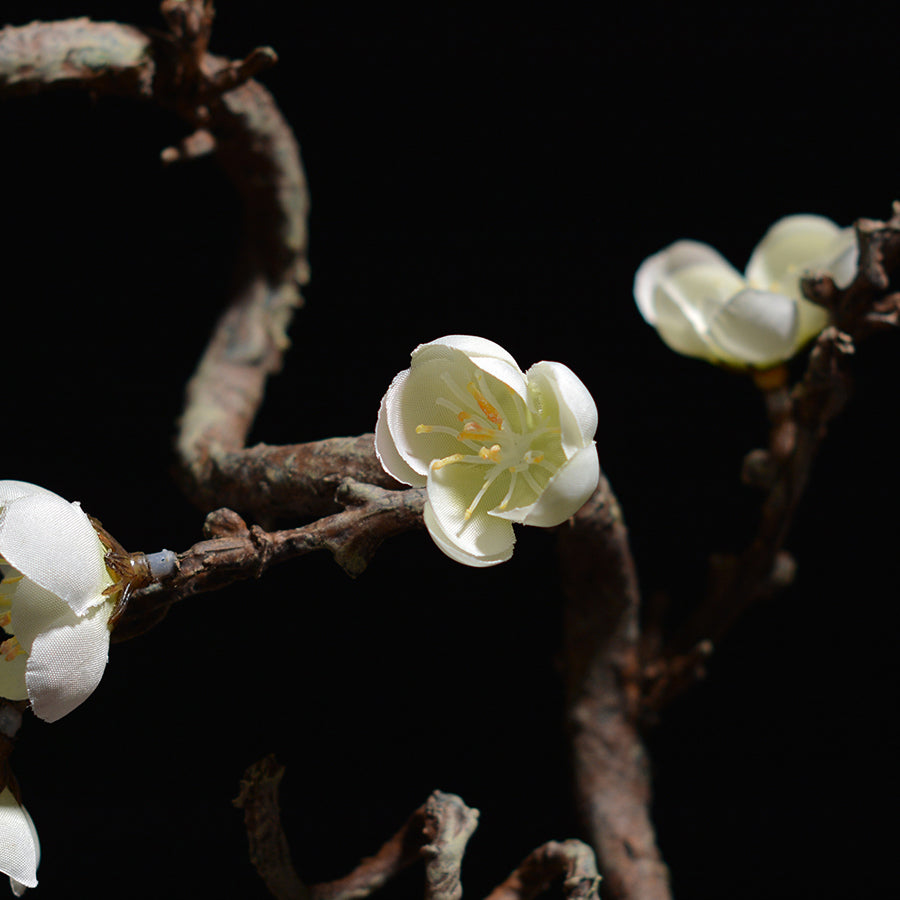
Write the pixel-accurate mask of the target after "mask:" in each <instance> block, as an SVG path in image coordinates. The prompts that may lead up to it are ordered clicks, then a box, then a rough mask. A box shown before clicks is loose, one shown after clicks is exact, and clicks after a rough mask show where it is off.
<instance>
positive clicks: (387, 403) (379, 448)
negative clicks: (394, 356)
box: [375, 369, 428, 487]
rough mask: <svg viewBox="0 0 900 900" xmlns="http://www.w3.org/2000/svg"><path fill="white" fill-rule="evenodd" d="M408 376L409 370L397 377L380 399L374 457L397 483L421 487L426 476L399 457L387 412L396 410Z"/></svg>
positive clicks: (425, 470) (425, 468)
mask: <svg viewBox="0 0 900 900" xmlns="http://www.w3.org/2000/svg"><path fill="white" fill-rule="evenodd" d="M408 376H409V369H406V371H404V372H401V373H400V374H399V375H397V376H396V378H394V380H393V381H392V382H391V386H390V387H389V388H388V389H387V393H386V394H385V395H384V397H382V398H381V406H380V407H379V409H378V421H377V422H376V423H375V455H376V456H377V457H378V461H379V462H380V463H381V466H382V468H383V469H384V470H385V472H387V473H388V475H390V476H392V477H393V478H396V479H397V481H399V482H402V483H403V484H411V485H415V486H416V487H423V486H424V485H425V482H426V481H427V480H428V476H427V474H425V473H420V472H417V471H416V470H415V469H413V468H412V466H410V465H409V463H407V461H406V460H405V459H404V458H403V457H402V456H401V455H400V451H399V450H398V449H397V444H396V443H395V442H394V438H393V435H392V434H391V429H390V426H389V412H388V410H389V409H390V410H393V409H397V407H398V399H397V395H398V393H399V391H400V390H401V388H402V385H403V383H404V382H405V380H406V378H407V377H408ZM421 465H422V467H423V469H424V472H427V467H426V466H425V465H424V464H421Z"/></svg>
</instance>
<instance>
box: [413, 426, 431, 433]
mask: <svg viewBox="0 0 900 900" xmlns="http://www.w3.org/2000/svg"><path fill="white" fill-rule="evenodd" d="M430 433H431V426H430V425H416V434H430Z"/></svg>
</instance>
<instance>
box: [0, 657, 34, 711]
mask: <svg viewBox="0 0 900 900" xmlns="http://www.w3.org/2000/svg"><path fill="white" fill-rule="evenodd" d="M27 662H28V657H27V656H25V654H24V653H20V654H19V655H18V656H16V657H14V658H13V659H6V658H5V657H0V697H6V699H7V700H27V699H28V689H27V688H26V687H25V663H27Z"/></svg>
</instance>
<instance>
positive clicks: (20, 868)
mask: <svg viewBox="0 0 900 900" xmlns="http://www.w3.org/2000/svg"><path fill="white" fill-rule="evenodd" d="M40 861H41V845H40V842H39V841H38V836H37V831H36V830H35V827H34V822H32V821H31V816H29V815H28V812H27V810H26V809H25V807H24V806H20V805H19V803H18V801H17V800H16V798H15V797H14V796H13V793H12V791H11V790H10V789H9V788H8V787H5V788H3V790H2V791H0V872H3V874H4V875H9V884H10V887H11V888H12V892H13V893H14V894H15V895H16V896H17V897H21V896H22V894H24V893H25V888H30V887H31V888H33V887H36V886H37V883H38V882H37V867H38V863H39V862H40Z"/></svg>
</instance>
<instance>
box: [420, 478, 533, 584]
mask: <svg viewBox="0 0 900 900" xmlns="http://www.w3.org/2000/svg"><path fill="white" fill-rule="evenodd" d="M482 480H483V479H482V477H481V472H480V467H478V466H468V465H464V464H455V465H448V466H444V467H442V468H440V469H435V468H434V467H432V468H431V470H430V472H429V474H428V507H429V508H430V509H429V515H428V518H426V520H425V525H426V527H427V528H428V531H429V533H430V534H431V535H432V537H433V538H434V541H435V543H436V544H437V545H438V546H439V547H440V548H441V549H442V550H443V551H444V553H446V554H447V555H448V556H450V557H452V558H453V559H455V560H456V561H457V562H463V563H465V564H466V565H470V566H475V565H481V566H483V565H495V564H496V563H499V562H503V561H504V560H506V559H509V557H510V556H511V555H512V549H513V544H514V543H515V540H516V539H515V535H514V534H513V528H512V525H511V524H510V523H509V522H507V521H504V520H502V519H499V518H495V517H492V516H489V515H488V514H487V510H489V509H491V508H492V507H495V506H497V505H498V504H499V503H500V501H501V500H502V499H503V494H504V493H505V489H504V488H503V487H501V486H500V485H499V484H498V485H497V487H495V488H493V489H492V490H489V491H488V492H487V493H486V494H485V496H484V497H483V498H482V500H481V502H480V503H479V505H478V506H477V507H476V509H475V511H474V512H473V514H472V516H471V517H470V518H469V519H468V520H466V518H465V512H466V509H467V507H468V506H469V504H470V503H471V502H472V500H473V499H474V498H475V495H476V494H477V492H478V488H479V487H480V486H481V483H482ZM429 521H430V522H431V525H429ZM473 560H474V561H473Z"/></svg>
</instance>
